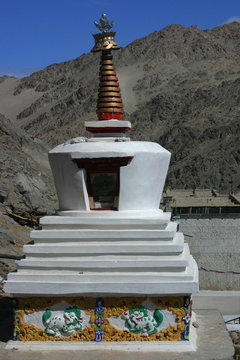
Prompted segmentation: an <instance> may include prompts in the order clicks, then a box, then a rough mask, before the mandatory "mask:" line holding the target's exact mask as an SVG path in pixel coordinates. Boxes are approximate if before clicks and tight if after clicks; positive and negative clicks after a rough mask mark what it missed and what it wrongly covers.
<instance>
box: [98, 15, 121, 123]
mask: <svg viewBox="0 0 240 360" xmlns="http://www.w3.org/2000/svg"><path fill="white" fill-rule="evenodd" d="M94 24H95V26H96V27H97V28H98V29H99V30H101V31H102V33H98V34H94V35H93V37H94V39H95V46H94V48H93V49H92V50H91V51H92V52H96V51H102V56H101V61H100V72H99V89H98V102H97V111H96V112H97V114H98V119H99V120H113V119H114V120H122V119H123V112H124V111H123V104H122V97H121V92H120V88H119V83H118V78H117V74H116V71H115V67H114V63H113V56H112V54H111V50H116V49H120V46H119V45H118V44H117V43H116V41H115V39H114V36H115V32H108V31H107V30H110V29H111V28H112V26H113V21H112V22H111V23H110V22H109V20H108V18H107V16H106V14H103V15H102V17H101V19H100V20H99V23H97V22H96V21H95V22H94Z"/></svg>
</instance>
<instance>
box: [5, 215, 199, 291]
mask: <svg viewBox="0 0 240 360" xmlns="http://www.w3.org/2000/svg"><path fill="white" fill-rule="evenodd" d="M41 224H42V227H43V229H42V230H34V231H32V232H31V238H32V239H33V240H34V244H29V245H25V246H24V253H25V254H26V258H25V259H22V260H20V261H18V262H17V265H18V271H17V272H16V273H12V274H9V276H8V281H7V283H6V284H5V291H7V292H10V293H12V294H16V295H20V294H29V295H40V296H41V295H51V294H52V295H64V294H68V295H81V294H92V295H93V294H99V293H102V294H103V293H117V294H132V295H133V294H146V293H147V294H159V293H164V294H173V293H176V291H177V292H178V293H179V292H181V293H191V292H193V290H194V289H193V288H194V287H195V288H196V289H195V290H197V274H198V271H197V266H196V263H195V261H194V260H193V258H192V256H191V255H190V253H189V248H188V245H187V244H184V237H183V234H182V233H179V232H177V224H176V223H173V222H169V216H166V215H165V214H164V215H163V216H155V217H149V218H147V217H145V218H144V217H142V218H139V217H138V218H131V219H129V218H120V217H119V218H102V217H101V218H100V216H99V218H91V217H82V218H81V217H64V216H53V217H45V218H43V219H42V221H41ZM176 287H177V288H176Z"/></svg>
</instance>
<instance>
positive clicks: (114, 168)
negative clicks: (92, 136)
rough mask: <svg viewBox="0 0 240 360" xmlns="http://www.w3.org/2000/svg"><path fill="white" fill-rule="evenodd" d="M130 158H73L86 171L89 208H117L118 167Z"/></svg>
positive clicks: (126, 162)
mask: <svg viewBox="0 0 240 360" xmlns="http://www.w3.org/2000/svg"><path fill="white" fill-rule="evenodd" d="M131 160H132V156H125V157H121V158H119V157H118V158H94V159H74V160H73V161H74V162H76V163H77V164H78V167H79V168H84V169H85V170H86V172H87V191H88V199H89V207H90V210H118V199H119V189H120V167H121V166H126V165H128V164H129V163H130V162H131Z"/></svg>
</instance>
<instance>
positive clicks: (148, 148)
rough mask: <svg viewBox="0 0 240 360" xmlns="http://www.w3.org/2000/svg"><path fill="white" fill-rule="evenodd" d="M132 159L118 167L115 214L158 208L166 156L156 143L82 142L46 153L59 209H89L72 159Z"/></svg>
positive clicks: (81, 173)
mask: <svg viewBox="0 0 240 360" xmlns="http://www.w3.org/2000/svg"><path fill="white" fill-rule="evenodd" d="M126 156H133V160H132V161H131V163H130V164H129V165H127V166H122V167H121V168H120V193H119V206H118V210H119V211H124V210H141V211H143V210H154V209H158V208H159V203H160V199H161V195H162V190H163V186H164V182H165V178H166V175H167V169H168V165H169V161H170V153H169V152H168V151H167V150H165V149H164V148H163V147H161V146H160V145H158V144H156V143H150V142H140V141H129V142H105V141H97V142H83V143H75V144H62V145H58V146H57V147H55V148H54V149H53V150H51V151H50V153H49V161H50V165H51V168H52V172H53V177H54V181H55V185H56V189H57V194H58V199H59V208H60V210H89V205H88V199H87V196H86V194H87V190H86V180H85V177H84V171H83V170H81V169H79V168H78V166H77V164H75V163H74V162H73V161H72V160H74V159H87V158H89V159H93V158H111V157H126Z"/></svg>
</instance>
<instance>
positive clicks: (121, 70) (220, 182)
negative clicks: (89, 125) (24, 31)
mask: <svg viewBox="0 0 240 360" xmlns="http://www.w3.org/2000/svg"><path fill="white" fill-rule="evenodd" d="M89 41H91V40H89ZM114 58H115V65H116V70H117V74H118V77H119V81H120V85H121V90H122V96H123V101H124V106H125V119H128V120H130V121H132V125H133V130H132V131H131V134H130V135H131V138H132V139H134V140H137V139H142V140H151V141H156V142H158V143H160V144H161V145H162V146H164V147H165V148H167V149H168V150H170V151H171V152H172V160H171V166H170V171H169V175H168V186H171V187H175V188H190V187H192V186H197V187H207V188H209V187H213V186H214V187H216V188H217V189H218V190H220V191H225V192H226V191H230V190H234V191H236V190H239V189H240V181H239V178H240V170H239V169H240V167H239V161H240V160H239V158H240V142H239V133H240V122H239V115H240V23H231V24H227V25H223V26H220V27H217V28H214V29H210V30H204V31H203V30H200V29H198V28H197V27H195V26H191V27H188V28H184V27H183V26H180V25H171V26H168V27H166V28H164V29H163V30H161V31H155V32H154V33H152V34H150V35H148V36H146V37H144V38H142V39H138V40H136V41H134V42H133V43H131V44H130V45H128V46H127V47H125V48H122V49H121V50H120V51H116V52H115V53H114ZM98 63H99V54H96V53H89V54H84V55H82V56H80V57H79V58H77V59H75V60H72V61H68V62H64V63H60V64H53V65H51V66H48V67H47V68H45V69H44V70H41V71H38V72H36V73H34V74H32V75H30V76H28V77H25V78H23V79H21V80H19V79H14V78H6V77H5V78H2V79H1V83H0V95H1V98H0V99H1V100H0V111H1V112H2V113H3V114H5V116H7V117H8V118H10V119H11V120H12V121H13V122H14V124H15V126H16V127H17V128H21V129H24V130H25V131H26V132H27V133H28V134H29V135H31V136H34V137H35V138H38V139H41V140H43V141H44V142H45V143H47V144H48V145H51V146H53V145H56V144H58V143H61V142H63V141H65V140H67V139H68V138H70V137H76V136H79V135H87V134H86V133H85V129H84V126H83V123H84V121H85V120H91V119H92V120H95V119H96V114H95V107H96V99H97V88H98V71H99V68H98ZM6 100H7V101H6Z"/></svg>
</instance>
